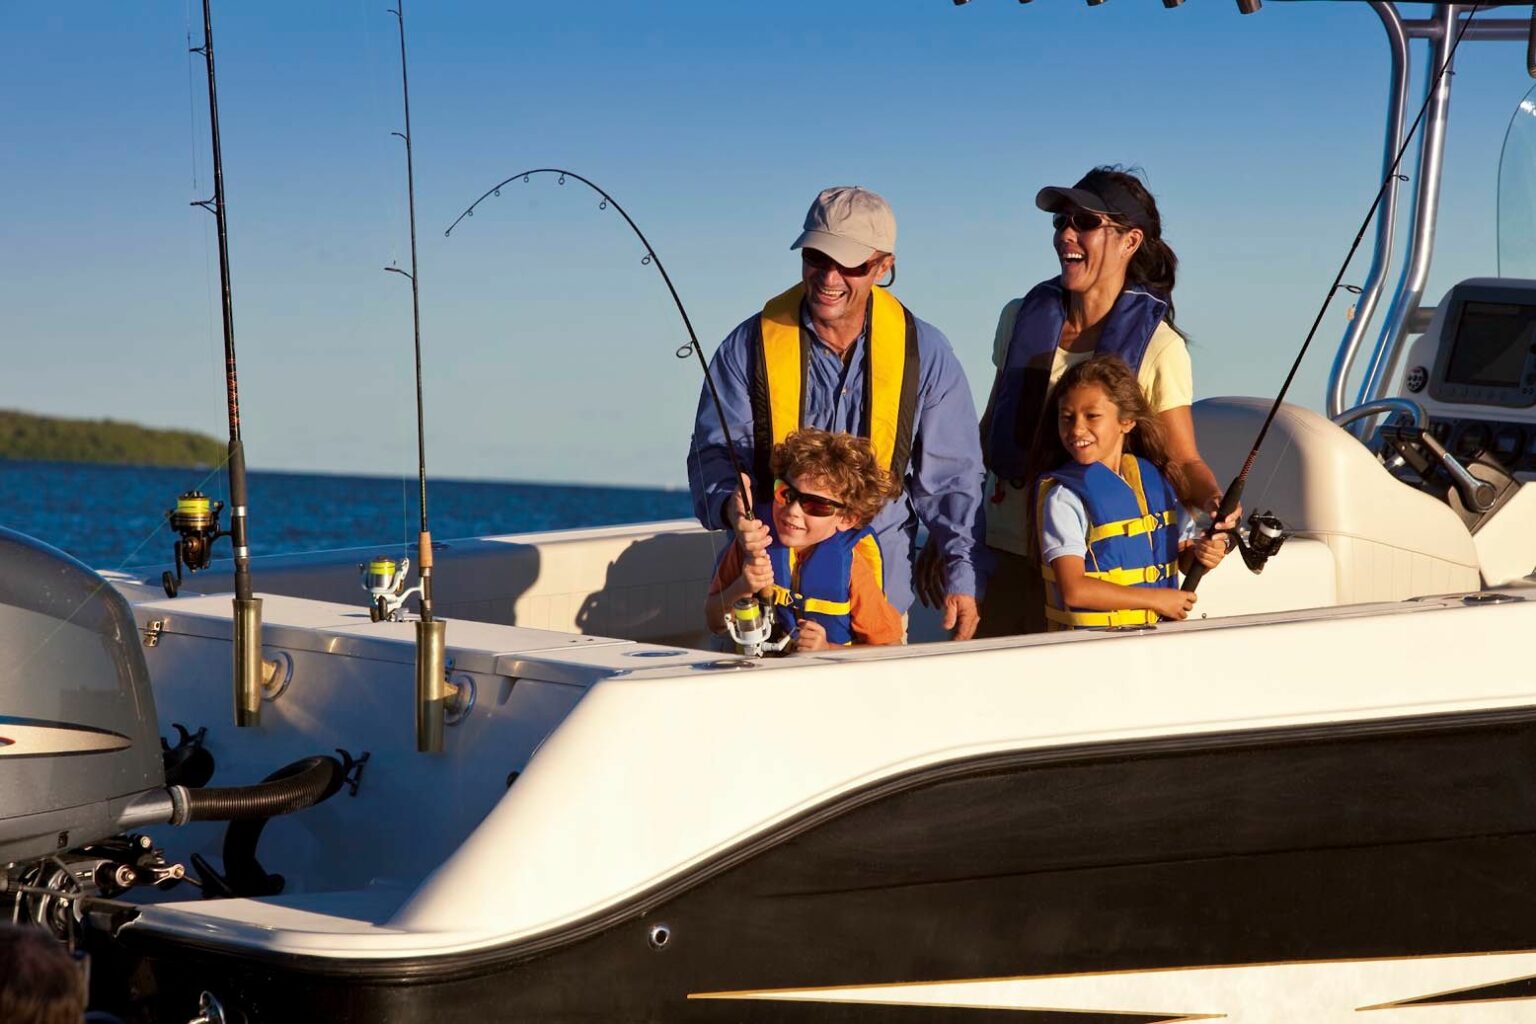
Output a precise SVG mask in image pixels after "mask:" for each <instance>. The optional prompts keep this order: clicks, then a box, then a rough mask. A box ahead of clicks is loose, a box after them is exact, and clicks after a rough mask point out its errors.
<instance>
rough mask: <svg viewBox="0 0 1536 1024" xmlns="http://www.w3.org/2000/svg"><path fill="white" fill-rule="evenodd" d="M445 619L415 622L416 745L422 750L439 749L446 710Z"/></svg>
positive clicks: (431, 752)
mask: <svg viewBox="0 0 1536 1024" xmlns="http://www.w3.org/2000/svg"><path fill="white" fill-rule="evenodd" d="M447 635H448V623H446V622H444V621H443V620H442V619H434V620H433V621H431V622H421V621H418V622H417V623H416V749H417V750H418V751H420V752H421V753H423V754H440V753H442V750H443V716H444V713H445V712H446V711H447V707H448V697H449V689H450V687H449V685H448V678H447V671H448V667H447V650H448V647H447Z"/></svg>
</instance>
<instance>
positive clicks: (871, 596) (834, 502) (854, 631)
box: [704, 428, 904, 652]
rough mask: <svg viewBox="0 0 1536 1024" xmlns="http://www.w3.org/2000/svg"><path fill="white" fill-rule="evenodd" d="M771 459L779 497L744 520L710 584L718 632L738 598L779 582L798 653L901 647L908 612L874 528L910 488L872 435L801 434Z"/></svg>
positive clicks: (711, 615) (710, 608)
mask: <svg viewBox="0 0 1536 1024" xmlns="http://www.w3.org/2000/svg"><path fill="white" fill-rule="evenodd" d="M771 465H772V468H773V473H774V476H775V477H776V478H777V479H776V480H775V481H774V489H773V501H772V503H771V504H769V505H766V506H759V507H758V508H757V509H755V514H756V518H755V519H742V520H741V521H740V522H739V524H738V532H737V535H736V543H734V544H732V545H731V546H730V548H728V549H727V550H726V552H725V556H724V558H722V559H721V561H720V565H719V567H718V568H717V569H716V570H715V578H714V579H713V580H712V581H711V582H710V585H709V599H708V600H707V602H706V603H705V606H704V614H705V616H706V618H707V620H708V622H709V628H710V629H711V630H713V631H714V632H716V633H722V632H724V631H725V617H726V615H727V614H728V613H729V611H730V607H731V605H733V604H734V603H735V602H736V600H737V598H740V597H743V596H745V595H747V594H755V593H760V592H761V591H763V590H765V589H770V588H776V592H777V594H778V597H779V602H780V603H781V604H787V606H788V607H789V608H791V609H793V613H792V614H793V617H794V620H795V623H796V625H797V627H798V629H799V635H798V636H797V637H796V639H795V642H794V645H793V649H794V650H795V651H800V652H806V651H821V650H827V649H829V648H832V647H840V646H844V645H847V644H854V643H861V644H897V643H901V641H902V636H903V633H904V628H903V626H902V622H901V615H900V614H899V613H898V612H897V611H896V609H895V608H894V607H892V606H891V603H890V602H889V601H887V600H886V598H885V593H884V591H883V590H882V587H881V583H882V578H883V572H882V565H881V561H880V546H879V544H877V543H876V541H875V537H874V534H873V533H872V532H870V530H869V528H868V527H869V523H870V520H872V519H873V518H874V517H875V513H876V512H879V511H880V509H881V508H882V507H884V505H885V503H886V502H888V501H890V500H891V499H892V498H894V497H896V496H897V495H898V494H900V493H901V487H900V484H898V483H897V482H896V479H895V478H894V477H893V476H892V474H891V473H890V472H889V471H888V470H887V469H885V468H884V467H882V466H880V465H879V464H878V463H877V462H876V461H875V453H874V449H873V448H872V447H871V445H870V443H869V441H868V439H867V438H862V437H855V436H853V435H852V434H834V433H831V432H829V431H826V430H817V429H814V428H806V429H804V430H797V431H795V432H794V433H792V434H790V435H789V436H788V437H786V438H785V439H784V441H783V443H781V444H778V445H775V446H774V449H773V460H772V463H771ZM740 500H741V499H740V497H738V498H737V499H736V501H737V502H738V503H739V502H740Z"/></svg>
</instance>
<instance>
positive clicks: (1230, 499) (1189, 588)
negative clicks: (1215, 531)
mask: <svg viewBox="0 0 1536 1024" xmlns="http://www.w3.org/2000/svg"><path fill="white" fill-rule="evenodd" d="M1246 482H1247V480H1246V479H1245V478H1244V477H1243V476H1242V475H1241V474H1239V475H1238V476H1237V478H1236V479H1234V480H1233V481H1232V482H1231V483H1230V484H1228V485H1227V490H1226V493H1225V494H1223V495H1222V496H1221V505H1220V506H1219V507H1218V508H1217V509H1216V516H1215V518H1214V520H1213V522H1214V523H1219V522H1221V521H1222V520H1224V519H1226V518H1227V517H1228V516H1230V515H1231V514H1232V513H1233V512H1236V511H1237V507H1238V506H1239V505H1241V504H1242V503H1243V485H1244V484H1245V483H1246ZM1204 578H1205V566H1203V565H1201V564H1200V563H1199V562H1196V563H1195V564H1194V565H1192V566H1190V567H1189V572H1187V573H1185V574H1184V584H1183V586H1181V587H1179V589H1180V590H1182V591H1184V592H1185V593H1188V594H1193V593H1194V592H1195V588H1196V587H1198V586H1199V585H1200V581H1201V580H1202V579H1204Z"/></svg>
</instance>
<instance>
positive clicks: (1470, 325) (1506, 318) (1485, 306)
mask: <svg viewBox="0 0 1536 1024" xmlns="http://www.w3.org/2000/svg"><path fill="white" fill-rule="evenodd" d="M1449 305H1450V308H1449V309H1448V310H1447V315H1446V318H1445V324H1446V325H1447V328H1448V330H1449V337H1446V338H1444V339H1443V340H1442V341H1441V344H1440V351H1439V352H1438V353H1437V354H1436V357H1435V368H1434V373H1433V375H1432V377H1431V378H1430V388H1429V392H1430V394H1431V395H1432V396H1433V397H1434V398H1436V399H1438V400H1440V401H1442V402H1454V403H1475V404H1478V405H1499V406H1506V407H1510V408H1517V409H1524V408H1529V407H1531V406H1533V405H1536V293H1532V292H1531V291H1530V290H1528V289H1520V288H1506V287H1497V286H1490V285H1483V284H1476V285H1474V284H1470V283H1463V284H1461V285H1458V286H1457V287H1456V288H1455V289H1454V291H1453V292H1452V295H1451V298H1450V303H1449Z"/></svg>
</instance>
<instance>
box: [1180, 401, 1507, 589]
mask: <svg viewBox="0 0 1536 1024" xmlns="http://www.w3.org/2000/svg"><path fill="white" fill-rule="evenodd" d="M1270 403H1271V400H1270V399H1267V398H1211V399H1206V400H1205V401H1202V402H1197V403H1195V406H1194V419H1195V436H1196V438H1197V439H1198V440H1199V444H1200V453H1201V454H1202V455H1203V456H1204V457H1205V460H1206V462H1207V463H1209V464H1210V466H1211V468H1212V469H1213V470H1214V471H1215V473H1216V479H1217V480H1219V481H1221V483H1222V485H1223V486H1225V485H1226V483H1227V482H1228V481H1229V480H1231V479H1232V478H1233V477H1234V476H1236V475H1237V471H1238V470H1239V469H1241V468H1242V464H1243V460H1244V459H1245V458H1247V456H1248V450H1249V449H1250V448H1251V447H1252V446H1253V439H1254V437H1255V436H1257V434H1258V431H1259V427H1260V425H1261V424H1262V423H1263V422H1264V416H1265V414H1266V413H1267V412H1268V411H1269V406H1270ZM1243 509H1244V511H1245V513H1246V512H1250V511H1254V510H1258V511H1273V512H1274V513H1275V514H1276V515H1277V516H1279V517H1280V519H1281V521H1282V522H1284V523H1285V525H1286V527H1287V529H1289V530H1291V531H1293V532H1294V533H1296V534H1297V535H1298V536H1301V537H1310V538H1313V539H1316V540H1318V541H1321V542H1322V543H1323V544H1325V545H1327V547H1328V549H1329V550H1330V551H1331V552H1332V554H1333V561H1334V581H1335V594H1334V597H1335V601H1336V603H1338V604H1356V603H1360V602H1366V601H1401V600H1404V599H1407V598H1410V597H1423V596H1426V595H1430V594H1446V593H1456V592H1459V591H1468V590H1476V589H1478V587H1479V586H1480V585H1481V579H1480V575H1479V561H1478V552H1477V548H1476V546H1475V545H1474V544H1473V541H1472V536H1471V534H1469V533H1468V532H1467V529H1466V527H1465V526H1464V525H1462V522H1461V520H1460V518H1458V517H1457V515H1456V513H1455V512H1453V511H1451V509H1450V508H1449V506H1447V505H1445V504H1444V503H1443V502H1441V501H1438V500H1436V499H1435V498H1433V497H1431V496H1430V495H1428V494H1425V493H1423V492H1421V491H1418V490H1415V489H1414V488H1412V487H1410V486H1408V485H1407V484H1404V483H1402V482H1400V481H1398V480H1396V479H1394V478H1393V477H1392V475H1391V474H1390V473H1388V472H1387V471H1386V469H1385V468H1383V467H1382V465H1381V464H1380V463H1379V462H1378V461H1377V460H1376V458H1375V456H1373V455H1372V454H1371V453H1370V452H1369V451H1367V450H1366V448H1365V446H1364V445H1362V444H1361V443H1360V442H1359V441H1358V440H1357V439H1356V438H1355V437H1354V435H1352V434H1350V433H1348V432H1347V431H1345V430H1343V429H1341V428H1340V427H1337V426H1335V425H1334V424H1333V423H1332V422H1330V421H1329V420H1328V419H1326V418H1325V417H1323V416H1321V415H1319V414H1318V413H1315V412H1313V411H1311V410H1310V409H1303V408H1301V407H1299V406H1294V405H1285V406H1282V407H1281V409H1280V411H1279V412H1278V413H1277V414H1276V416H1275V421H1274V423H1273V424H1272V425H1271V427H1270V430H1269V435H1268V436H1267V437H1266V438H1265V441H1264V447H1263V448H1262V449H1260V451H1259V457H1258V460H1257V461H1256V462H1255V463H1254V467H1253V470H1252V472H1251V473H1250V474H1249V476H1248V484H1247V489H1246V491H1245V492H1244V494H1243ZM1288 551H1289V549H1288V548H1287V549H1283V550H1282V551H1281V552H1280V554H1279V555H1278V556H1277V557H1276V559H1275V563H1274V564H1273V566H1272V567H1273V568H1278V566H1279V563H1280V562H1281V561H1283V560H1284V559H1285V557H1286V555H1287V554H1288ZM1225 569H1226V566H1225V565H1223V567H1222V570H1223V571H1225ZM1269 571H1270V570H1266V576H1267V575H1268V573H1269ZM1212 578H1213V580H1214V579H1215V576H1214V575H1213V577H1212Z"/></svg>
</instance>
